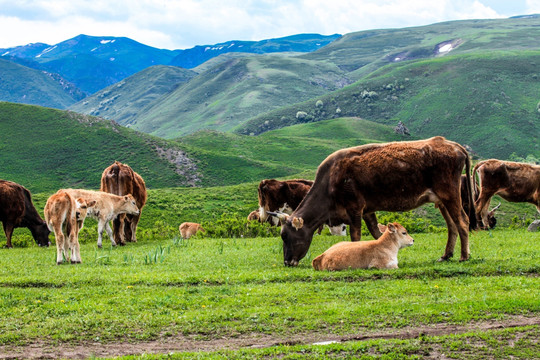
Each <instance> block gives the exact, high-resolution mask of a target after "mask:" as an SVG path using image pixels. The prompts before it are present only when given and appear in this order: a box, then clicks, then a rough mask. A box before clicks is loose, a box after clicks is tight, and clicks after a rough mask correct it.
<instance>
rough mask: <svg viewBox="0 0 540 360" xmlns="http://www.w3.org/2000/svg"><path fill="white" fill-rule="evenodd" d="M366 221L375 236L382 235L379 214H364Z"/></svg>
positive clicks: (376, 237) (370, 231)
mask: <svg viewBox="0 0 540 360" xmlns="http://www.w3.org/2000/svg"><path fill="white" fill-rule="evenodd" d="M363 217H364V221H365V222H366V226H367V228H368V230H369V233H370V234H371V236H373V238H375V239H378V238H380V237H381V236H382V232H381V230H379V226H377V225H378V221H377V215H376V214H375V213H369V214H364V216H363Z"/></svg>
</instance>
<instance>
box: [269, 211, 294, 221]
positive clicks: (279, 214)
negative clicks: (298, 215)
mask: <svg viewBox="0 0 540 360" xmlns="http://www.w3.org/2000/svg"><path fill="white" fill-rule="evenodd" d="M266 213H267V214H268V215H272V216H275V217H277V218H278V219H279V220H282V221H286V220H287V219H288V218H289V214H285V213H284V212H281V211H279V212H277V211H267V212H266Z"/></svg>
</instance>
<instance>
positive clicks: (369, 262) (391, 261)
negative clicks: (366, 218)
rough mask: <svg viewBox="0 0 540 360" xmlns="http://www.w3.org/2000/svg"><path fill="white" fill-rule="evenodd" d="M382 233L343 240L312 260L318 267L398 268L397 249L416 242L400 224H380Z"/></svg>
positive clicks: (327, 268) (333, 268) (316, 268)
mask: <svg viewBox="0 0 540 360" xmlns="http://www.w3.org/2000/svg"><path fill="white" fill-rule="evenodd" d="M379 230H380V231H381V232H382V233H383V234H382V236H381V237H380V238H378V239H377V240H371V241H353V242H350V241H342V242H339V243H337V244H335V245H333V246H332V247H331V248H329V249H328V250H326V251H325V252H324V253H322V254H321V255H319V256H317V257H316V258H315V259H313V262H312V265H313V268H314V269H315V270H330V271H335V270H345V269H349V268H350V269H369V268H378V269H397V268H398V259H397V254H398V250H399V249H401V248H404V247H406V246H411V245H412V244H413V243H414V240H413V238H412V237H411V236H410V235H409V234H408V233H407V230H405V228H404V227H403V226H402V225H401V224H398V223H390V224H388V225H387V226H384V225H381V224H379Z"/></svg>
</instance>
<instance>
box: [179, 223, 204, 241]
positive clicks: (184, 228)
mask: <svg viewBox="0 0 540 360" xmlns="http://www.w3.org/2000/svg"><path fill="white" fill-rule="evenodd" d="M178 230H180V235H182V238H183V239H189V238H190V237H192V236H193V235H195V234H196V233H197V232H198V231H201V232H206V230H204V229H203V227H202V226H201V224H197V223H193V222H185V223H182V224H181V225H180V227H179V228H178Z"/></svg>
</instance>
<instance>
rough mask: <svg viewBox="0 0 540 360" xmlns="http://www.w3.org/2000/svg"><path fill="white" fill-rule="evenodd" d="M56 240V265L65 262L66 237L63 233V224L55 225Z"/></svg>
mask: <svg viewBox="0 0 540 360" xmlns="http://www.w3.org/2000/svg"><path fill="white" fill-rule="evenodd" d="M53 231H54V238H55V240H56V264H57V265H60V264H61V263H63V262H64V247H65V240H66V239H65V236H64V233H63V231H62V224H53Z"/></svg>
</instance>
